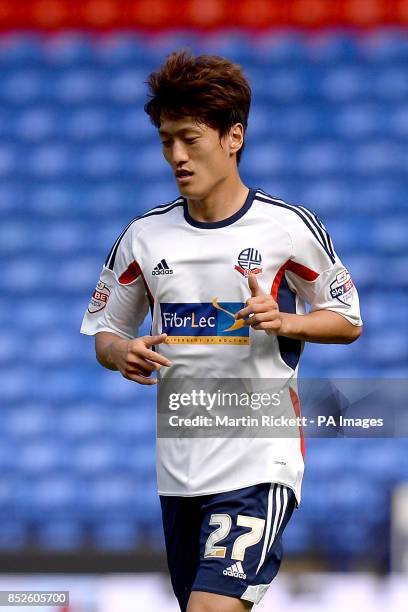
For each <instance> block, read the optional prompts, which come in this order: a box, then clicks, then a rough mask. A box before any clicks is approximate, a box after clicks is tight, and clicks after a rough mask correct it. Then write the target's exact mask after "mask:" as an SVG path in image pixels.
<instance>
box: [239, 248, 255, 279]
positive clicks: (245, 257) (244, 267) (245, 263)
mask: <svg viewBox="0 0 408 612" xmlns="http://www.w3.org/2000/svg"><path fill="white" fill-rule="evenodd" d="M261 262H262V256H261V254H260V252H259V251H257V250H256V249H253V248H252V247H248V248H246V249H243V250H242V251H241V252H240V254H239V255H238V263H237V264H236V265H235V268H234V270H237V271H238V272H239V273H240V274H242V275H243V276H248V274H249V273H252V274H259V273H260V272H262V268H260V267H259V266H260V265H261Z"/></svg>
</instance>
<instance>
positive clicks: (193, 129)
mask: <svg viewBox="0 0 408 612" xmlns="http://www.w3.org/2000/svg"><path fill="white" fill-rule="evenodd" d="M186 132H196V133H197V134H200V133H201V132H200V129H199V128H198V127H196V126H193V125H192V126H191V127H184V128H181V129H179V130H177V131H176V132H175V134H184V133H186ZM159 134H160V136H172V134H171V133H170V132H166V130H163V129H161V128H160V129H159Z"/></svg>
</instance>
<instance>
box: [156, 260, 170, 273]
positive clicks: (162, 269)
mask: <svg viewBox="0 0 408 612" xmlns="http://www.w3.org/2000/svg"><path fill="white" fill-rule="evenodd" d="M159 274H173V270H172V269H171V268H169V266H168V264H167V261H166V260H165V259H162V260H161V261H159V263H158V264H157V266H155V267H154V268H153V270H152V276H158V275H159Z"/></svg>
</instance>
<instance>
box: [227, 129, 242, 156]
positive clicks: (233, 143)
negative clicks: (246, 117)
mask: <svg viewBox="0 0 408 612" xmlns="http://www.w3.org/2000/svg"><path fill="white" fill-rule="evenodd" d="M243 144H244V126H243V125H242V123H235V124H234V125H233V126H232V127H231V129H230V132H229V146H230V153H231V155H234V154H235V153H238V151H239V150H240V149H241V147H242V145H243Z"/></svg>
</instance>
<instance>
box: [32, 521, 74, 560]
mask: <svg viewBox="0 0 408 612" xmlns="http://www.w3.org/2000/svg"><path fill="white" fill-rule="evenodd" d="M84 532H85V530H84V528H83V525H82V524H81V522H80V521H78V520H75V519H73V518H72V517H71V518H69V519H66V520H63V519H57V520H53V518H52V517H47V520H46V521H44V522H41V521H39V525H37V528H36V533H35V542H36V545H37V546H39V547H40V548H41V549H43V550H49V551H58V552H69V551H75V550H78V549H80V548H82V547H83V546H84V544H85V542H86V540H85V533H84Z"/></svg>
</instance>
